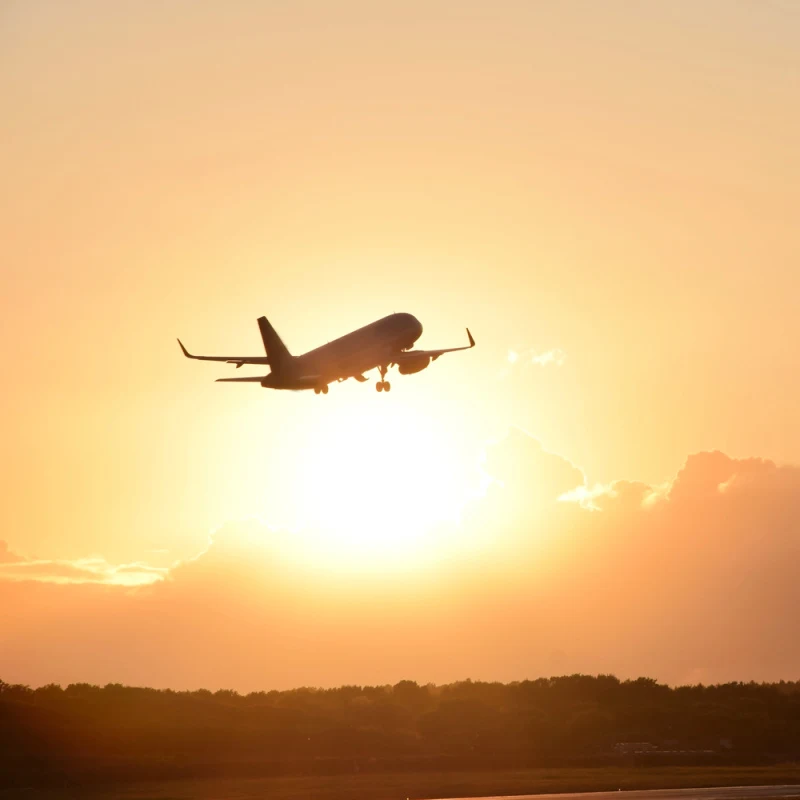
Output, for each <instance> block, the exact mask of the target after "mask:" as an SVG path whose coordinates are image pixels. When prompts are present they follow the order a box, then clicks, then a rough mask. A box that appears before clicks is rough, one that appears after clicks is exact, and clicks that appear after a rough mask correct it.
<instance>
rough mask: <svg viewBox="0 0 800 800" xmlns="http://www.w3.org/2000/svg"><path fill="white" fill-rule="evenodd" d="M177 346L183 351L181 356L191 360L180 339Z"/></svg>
mask: <svg viewBox="0 0 800 800" xmlns="http://www.w3.org/2000/svg"><path fill="white" fill-rule="evenodd" d="M178 344H179V345H180V346H181V350H182V351H183V354H184V355H185V356H186V358H191V356H190V355H189V351H188V350H187V349H186V348H185V347H184V346H183V342H182V341H181V340H180V339H178Z"/></svg>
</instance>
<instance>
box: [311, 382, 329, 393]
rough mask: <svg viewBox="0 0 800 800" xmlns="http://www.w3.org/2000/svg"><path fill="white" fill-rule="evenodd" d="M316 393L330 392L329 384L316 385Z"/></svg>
mask: <svg viewBox="0 0 800 800" xmlns="http://www.w3.org/2000/svg"><path fill="white" fill-rule="evenodd" d="M314 394H328V384H327V383H323V384H322V386H315V387H314Z"/></svg>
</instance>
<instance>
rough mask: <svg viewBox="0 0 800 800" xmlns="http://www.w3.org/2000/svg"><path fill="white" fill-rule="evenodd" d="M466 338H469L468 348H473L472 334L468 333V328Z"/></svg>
mask: <svg viewBox="0 0 800 800" xmlns="http://www.w3.org/2000/svg"><path fill="white" fill-rule="evenodd" d="M467 337H468V338H469V346H470V347H475V340H474V339H473V338H472V334H471V333H470V332H469V328H467Z"/></svg>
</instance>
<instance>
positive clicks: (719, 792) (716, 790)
mask: <svg viewBox="0 0 800 800" xmlns="http://www.w3.org/2000/svg"><path fill="white" fill-rule="evenodd" d="M791 797H800V785H795V786H792V785H783V786H714V787H711V788H704V789H648V790H647V791H630V792H627V791H626V792H578V793H574V794H519V795H503V796H499V797H481V798H475V797H473V798H465V797H461V798H450V799H449V800H511V798H513V800H766V799H767V798H775V799H776V800H778V799H779V798H791Z"/></svg>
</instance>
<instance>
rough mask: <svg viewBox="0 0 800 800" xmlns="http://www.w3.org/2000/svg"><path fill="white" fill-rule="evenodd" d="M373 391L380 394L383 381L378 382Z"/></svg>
mask: <svg viewBox="0 0 800 800" xmlns="http://www.w3.org/2000/svg"><path fill="white" fill-rule="evenodd" d="M375 391H376V392H382V391H383V381H378V382H377V383H376V384H375Z"/></svg>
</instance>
